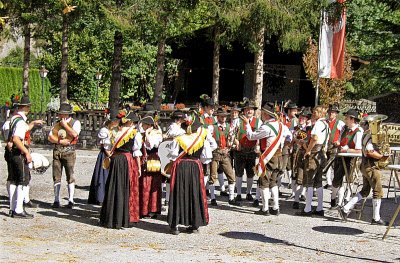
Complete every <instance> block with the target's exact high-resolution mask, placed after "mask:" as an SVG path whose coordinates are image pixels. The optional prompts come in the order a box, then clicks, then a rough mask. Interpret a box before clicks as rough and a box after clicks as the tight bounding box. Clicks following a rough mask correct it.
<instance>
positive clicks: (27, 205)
mask: <svg viewBox="0 0 400 263" xmlns="http://www.w3.org/2000/svg"><path fill="white" fill-rule="evenodd" d="M24 206H25V207H30V208H37V207H38V205H37V204H34V203H32V201H31V200H29V202H28V203H24Z"/></svg>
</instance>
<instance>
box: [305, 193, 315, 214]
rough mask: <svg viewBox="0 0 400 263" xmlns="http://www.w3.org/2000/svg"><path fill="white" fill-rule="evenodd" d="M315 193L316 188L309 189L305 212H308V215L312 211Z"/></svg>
mask: <svg viewBox="0 0 400 263" xmlns="http://www.w3.org/2000/svg"><path fill="white" fill-rule="evenodd" d="M313 192H314V188H313V187H307V194H306V207H305V208H304V212H306V213H308V212H310V211H311V204H312V198H313Z"/></svg>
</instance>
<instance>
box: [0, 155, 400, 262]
mask: <svg viewBox="0 0 400 263" xmlns="http://www.w3.org/2000/svg"><path fill="white" fill-rule="evenodd" d="M33 151H34V152H39V153H42V154H44V155H45V156H46V157H47V158H49V159H51V150H50V149H45V148H35V149H34V150H33ZM3 153H4V151H3V148H1V149H0V154H1V156H3ZM77 155H78V158H77V164H76V168H75V172H76V178H77V182H76V183H77V189H76V193H75V196H76V199H75V201H76V203H77V206H76V208H74V209H73V210H70V209H67V208H60V209H52V208H51V203H52V202H53V188H52V171H51V168H49V169H48V170H47V171H46V172H45V173H44V174H33V175H32V181H31V184H32V188H31V199H33V200H34V202H36V203H38V204H39V207H38V208H35V209H29V208H28V212H31V213H33V214H34V215H35V218H34V219H31V220H24V219H13V218H10V217H8V216H7V214H8V201H7V191H6V188H5V182H6V164H5V162H4V159H3V158H2V157H1V158H0V159H1V160H0V180H1V183H2V186H1V187H0V197H1V199H0V228H1V233H0V237H1V242H0V261H1V262H22V261H23V262H37V261H41V262H56V261H57V262H58V261H60V262H138V261H139V262H156V261H158V262H206V261H211V262H271V261H272V262H338V261H347V262H365V261H374V262H400V228H399V227H398V225H399V221H400V220H399V218H400V217H399V218H398V219H397V221H396V222H395V225H396V227H395V228H393V229H391V230H390V232H389V236H388V237H387V239H386V240H384V241H382V235H383V234H384V232H385V227H381V226H371V225H370V224H369V222H370V220H371V213H372V205H371V200H370V199H368V201H367V203H366V207H365V209H364V213H363V218H362V220H356V219H354V218H356V215H354V214H352V216H351V218H352V219H350V220H349V222H347V223H343V222H341V221H340V220H339V217H338V213H337V211H330V210H328V207H329V202H328V201H329V199H330V198H329V195H330V191H324V192H325V204H324V206H325V208H326V210H325V217H323V218H321V217H319V218H303V217H296V216H294V212H295V211H294V210H293V209H292V208H291V205H292V201H285V197H284V198H282V199H281V203H280V204H281V215H280V216H278V217H277V216H269V217H265V216H259V215H254V212H255V211H256V210H257V209H256V208H253V207H251V203H250V202H248V203H244V206H242V207H239V208H237V207H230V206H229V205H228V204H227V200H226V199H225V197H224V198H219V206H218V207H211V208H210V209H209V213H210V224H209V225H208V226H207V227H202V228H200V233H199V234H187V233H181V234H180V235H178V236H173V235H171V234H169V233H168V231H169V228H168V225H167V223H166V212H163V215H162V216H161V217H159V218H157V219H146V220H142V221H141V222H140V223H138V224H137V225H136V226H135V227H133V228H129V229H124V230H113V229H105V228H102V227H99V226H98V218H99V211H100V207H99V206H92V205H88V204H86V200H87V197H88V188H89V184H90V179H91V175H92V171H93V166H94V163H95V161H96V156H97V152H96V151H88V150H78V151H77ZM384 177H385V185H387V181H388V178H389V175H388V173H385V176H384ZM64 178H65V177H63V180H64V181H63V187H62V197H64V200H63V203H64V204H66V203H67V200H66V198H65V197H66V196H67V187H66V184H65V179H64ZM244 181H245V180H244ZM386 190H387V189H386V188H385V191H386ZM283 192H284V193H285V194H286V196H287V193H288V192H289V191H288V190H287V189H286V190H284V191H283ZM385 196H386V195H385ZM391 196H392V198H390V199H383V201H382V209H381V214H382V217H383V219H385V220H387V221H389V219H390V218H391V217H392V214H393V213H394V211H395V208H396V207H397V205H396V204H395V203H394V199H393V193H392V194H391Z"/></svg>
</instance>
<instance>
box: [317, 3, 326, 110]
mask: <svg viewBox="0 0 400 263" xmlns="http://www.w3.org/2000/svg"><path fill="white" fill-rule="evenodd" d="M323 19H324V11H323V10H321V18H320V23H319V38H318V62H317V85H316V87H315V106H317V105H318V104H319V86H320V77H319V73H320V72H319V64H320V61H319V59H320V52H321V34H322V23H323Z"/></svg>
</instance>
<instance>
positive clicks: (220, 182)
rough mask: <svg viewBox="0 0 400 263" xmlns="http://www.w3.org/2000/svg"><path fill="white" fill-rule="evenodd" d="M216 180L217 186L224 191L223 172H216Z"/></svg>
mask: <svg viewBox="0 0 400 263" xmlns="http://www.w3.org/2000/svg"><path fill="white" fill-rule="evenodd" d="M218 182H219V187H220V188H221V192H225V181H224V173H220V174H218Z"/></svg>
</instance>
